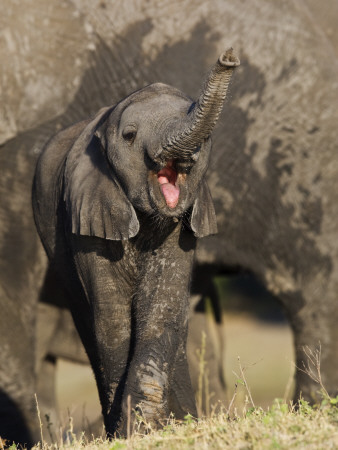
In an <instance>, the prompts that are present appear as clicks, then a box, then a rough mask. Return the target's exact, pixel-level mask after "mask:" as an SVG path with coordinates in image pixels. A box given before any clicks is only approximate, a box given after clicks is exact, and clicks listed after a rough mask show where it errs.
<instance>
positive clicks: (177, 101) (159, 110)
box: [120, 94, 190, 126]
mask: <svg viewBox="0 0 338 450" xmlns="http://www.w3.org/2000/svg"><path fill="white" fill-rule="evenodd" d="M189 107H190V102H188V101H187V100H185V99H183V98H180V97H177V96H175V95H169V94H161V95H158V96H156V97H152V98H150V99H147V100H142V101H141V102H135V103H132V104H131V105H129V106H128V107H127V108H126V109H125V110H124V112H123V114H122V116H121V122H120V124H121V126H125V125H127V124H128V123H134V124H137V125H142V124H154V123H158V122H162V121H163V120H165V121H167V120H170V119H171V118H175V117H182V116H185V115H186V114H187V112H188V109H189Z"/></svg>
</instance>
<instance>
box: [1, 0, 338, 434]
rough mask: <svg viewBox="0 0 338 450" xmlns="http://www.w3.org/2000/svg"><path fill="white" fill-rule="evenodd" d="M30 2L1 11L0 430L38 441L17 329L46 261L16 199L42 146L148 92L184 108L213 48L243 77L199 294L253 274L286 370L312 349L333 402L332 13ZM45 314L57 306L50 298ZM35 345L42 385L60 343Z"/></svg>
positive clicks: (23, 342)
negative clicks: (270, 307)
mask: <svg viewBox="0 0 338 450" xmlns="http://www.w3.org/2000/svg"><path fill="white" fill-rule="evenodd" d="M42 4H43V1H42V0H36V1H35V2H34V4H29V6H26V7H25V8H22V3H20V4H18V5H16V4H11V5H8V7H7V8H6V10H4V11H3V12H2V14H1V17H0V21H2V22H1V24H0V25H1V26H0V29H1V30H4V31H3V34H2V35H1V36H2V37H3V38H4V41H3V42H4V45H2V46H0V52H1V60H2V61H3V62H4V63H3V64H2V66H1V71H2V72H3V73H4V76H2V77H1V78H0V79H1V83H2V87H3V89H2V95H3V96H4V98H3V99H2V101H1V102H0V117H1V120H0V126H1V128H0V132H1V134H0V142H2V143H3V145H2V147H1V151H0V167H1V174H2V176H1V177H0V197H1V204H0V207H1V214H0V221H1V224H0V230H1V236H2V238H3V240H2V242H1V245H0V254H1V258H0V269H1V270H0V289H1V306H2V314H1V315H0V339H1V343H5V345H2V346H1V352H0V371H1V372H0V385H1V392H2V394H1V402H0V403H1V405H2V406H1V408H2V409H1V411H4V413H3V414H2V416H1V417H4V418H6V419H7V418H9V419H8V420H9V422H12V423H13V422H14V419H13V417H15V418H16V419H15V420H16V422H17V423H16V425H15V426H14V427H13V429H14V430H16V436H25V435H26V436H27V435H28V432H27V431H25V430H27V428H26V425H27V423H28V424H29V426H30V430H35V435H34V436H35V438H36V439H39V428H38V424H37V423H36V424H35V425H33V423H32V422H33V421H34V418H35V417H36V415H35V406H34V400H33V395H34V391H35V385H34V384H35V377H34V365H33V359H34V349H35V347H36V342H35V338H34V334H33V333H32V327H33V329H34V321H35V317H36V301H37V295H38V292H39V289H40V287H41V286H42V283H43V277H44V273H45V268H46V258H45V256H44V253H43V251H42V249H41V246H40V244H39V239H38V236H37V234H36V233H35V230H34V225H33V220H32V215H31V211H30V185H31V181H32V177H33V171H34V167H35V164H36V158H37V155H38V154H39V152H40V151H41V148H42V146H43V144H44V143H45V141H46V139H48V138H49V136H50V135H52V134H53V133H54V132H55V131H56V130H58V129H61V128H63V127H65V126H68V125H70V124H71V123H73V122H74V121H76V120H82V119H84V118H86V117H88V116H90V115H91V114H94V113H95V112H96V111H97V110H98V109H99V108H100V107H102V106H104V105H106V104H107V103H109V102H110V103H112V104H113V103H114V102H116V101H118V100H119V99H120V98H123V97H124V96H126V95H127V94H128V93H129V92H130V91H131V90H133V89H137V88H140V87H142V86H144V85H146V84H149V83H151V82H156V81H158V80H161V81H163V82H165V83H168V84H171V85H174V86H176V87H178V88H180V89H181V90H182V91H184V92H186V93H187V94H189V95H190V96H192V97H195V96H196V95H197V92H198V90H199V88H200V74H201V71H203V70H205V71H206V70H207V69H208V67H209V66H210V65H211V63H212V62H213V61H212V59H213V57H214V55H215V54H218V53H219V52H220V51H222V50H223V47H224V45H226V44H227V43H229V44H230V43H231V45H233V46H234V47H235V48H236V49H237V50H240V52H239V53H240V57H241V62H242V65H241V67H240V68H239V69H238V71H237V73H236V77H235V79H234V83H233V84H232V88H231V97H230V99H229V102H228V104H227V106H226V108H225V110H224V112H223V117H222V116H221V119H220V123H219V125H218V128H217V129H216V130H215V134H214V137H213V154H212V157H211V162H210V168H209V172H208V173H209V175H208V183H209V186H210V188H211V190H212V193H213V198H214V202H215V208H216V213H217V222H218V229H219V233H218V235H217V237H215V238H213V237H212V238H206V239H203V240H201V241H200V243H199V246H198V249H197V261H198V262H199V265H198V267H197V269H198V274H199V276H198V281H199V280H200V279H201V276H200V275H201V274H207V275H209V274H210V275H211V274H212V273H215V272H217V271H219V272H220V271H225V270H227V269H228V268H231V269H232V270H233V269H236V268H237V267H239V268H241V269H245V270H249V271H251V272H253V273H254V274H255V275H256V276H257V277H259V278H260V279H261V280H262V281H263V283H264V284H265V285H266V287H267V288H268V289H270V290H271V291H273V292H275V293H276V295H278V296H279V298H280V299H281V301H282V302H283V304H284V306H285V310H286V312H287V314H288V316H289V318H290V323H291V325H292V329H293V332H294V341H295V353H296V357H297V365H298V366H301V364H302V360H303V359H304V354H303V352H302V346H303V345H306V344H307V345H310V346H312V347H315V346H317V345H318V341H319V340H320V341H321V344H322V368H321V371H322V376H323V381H324V383H325V386H326V388H327V389H328V391H329V392H330V393H332V394H335V393H336V392H337V386H338V379H337V376H338V375H337V374H338V367H337V364H338V362H337V358H336V354H337V342H338V336H337V327H336V323H337V319H338V318H337V314H338V312H337V308H336V307H335V305H336V298H337V294H336V293H337V291H338V286H337V285H338V280H337V264H338V248H337V242H338V238H337V226H336V224H337V222H338V211H337V208H338V204H337V201H336V192H337V191H338V186H337V182H338V181H337V180H338V162H337V155H338V152H337V142H338V138H337V125H336V124H337V122H338V120H337V119H338V118H337V114H338V112H337V108H336V105H337V103H338V98H337V97H338V87H337V48H338V30H337V27H336V18H337V14H338V11H337V8H338V6H337V2H336V1H335V0H327V1H326V2H325V4H323V3H319V2H316V1H315V0H303V1H293V0H276V1H274V2H270V1H269V0H252V1H250V2H244V1H243V2H240V3H239V4H238V3H237V2H231V1H227V0H218V1H217V0H215V1H213V2H207V3H206V2H205V1H204V0H193V1H192V0H186V1H184V0H183V1H182V2H178V3H177V4H173V3H172V2H168V3H165V4H163V2H161V4H160V2H159V1H158V0H152V1H150V2H148V3H147V8H145V7H144V5H143V3H142V1H136V0H134V1H131V0H128V1H125V2H123V7H121V4H120V3H119V2H109V3H108V2H101V3H100V7H99V8H97V9H95V6H96V4H95V5H94V3H93V2H91V1H89V0H82V1H81V2H78V1H77V0H76V1H73V2H70V1H69V2H68V1H63V2H59V1H50V2H49V8H48V10H47V9H46V8H43V7H42V6H41V5H42ZM130 11H133V14H132V15H131V14H130ZM3 22H4V23H3ZM32 23H34V24H35V26H31V24H32ZM3 25H4V26H3ZM65 36H66V39H67V45H65V40H64V38H63V37H65ZM27 42H28V43H29V45H26V44H25V43H27ZM46 61H48V64H46ZM13 74H15V76H14V75H13ZM107 98H108V99H109V102H107ZM230 118H231V119H230ZM49 281H50V283H52V281H51V280H50V279H49ZM203 282H204V284H203V285H201V283H197V284H195V287H194V286H193V288H194V292H197V293H198V292H200V291H202V290H203V292H204V293H206V292H207V286H208V283H209V282H208V277H207V276H206V277H205V278H203ZM58 298H59V297H58ZM48 300H49V303H51V304H55V303H56V301H55V299H54V297H53V296H51V295H49V298H48ZM44 306H45V307H46V308H47V307H48V305H44ZM61 306H63V307H64V306H65V305H55V307H51V309H52V310H53V315H52V316H50V315H48V320H47V321H46V322H47V326H45V327H44V326H43V325H44V324H45V323H44V321H42V326H40V327H39V329H40V330H41V329H44V328H45V329H47V330H46V331H44V332H41V333H39V334H40V335H41V334H42V335H44V336H46V335H47V334H48V332H49V330H51V329H54V328H56V325H55V324H57V323H59V322H58V320H59V318H61V317H62V314H63V313H62V311H63V310H62V309H61ZM197 316H199V317H202V318H203V319H202V320H204V316H203V314H202V313H198V314H197ZM41 317H44V316H41ZM51 317H52V318H53V319H54V318H55V322H54V321H53V320H51ZM61 323H62V322H61ZM220 326H221V325H220ZM61 331H62V330H60V332H61ZM68 331H69V329H67V330H65V333H67V332H68ZM71 335H72V333H70V337H71ZM16 336H21V337H22V338H20V340H18V339H17V338H16ZM219 342H220V343H222V341H221V340H220V341H219ZM49 343H51V349H52V350H53V352H49V349H48V347H49ZM37 344H38V345H37V346H38V349H39V353H38V354H37V358H38V361H40V362H41V361H42V362H43V364H42V366H43V367H47V368H48V370H42V372H50V370H49V369H51V371H53V368H54V361H55V358H57V356H58V353H55V351H61V350H62V349H60V345H56V343H55V340H54V339H53V337H50V339H47V340H46V342H43V343H42V344H41V340H38V342H37ZM68 348H69V350H70V347H67V349H68ZM40 350H41V353H40ZM61 354H62V355H65V352H64V351H63V352H62V353H61ZM44 355H51V357H50V358H49V357H48V361H47V359H44ZM40 365H41V364H40ZM3 368H6V369H5V370H3ZM210 372H211V371H210ZM213 372H214V371H213ZM52 379H53V377H51V376H50V377H49V380H52ZM316 390H317V386H316V385H315V384H314V383H313V382H312V381H311V380H310V379H309V378H308V377H307V376H306V375H305V374H303V373H301V372H298V371H297V372H296V392H295V396H296V397H297V395H298V394H299V392H300V391H302V392H303V395H304V396H305V397H306V398H307V399H309V400H311V399H313V393H314V392H315V391H316ZM5 392H7V394H5ZM45 392H48V390H47V389H45ZM49 392H50V391H49ZM6 399H7V400H8V402H7V403H4V402H5V401H6ZM49 401H51V400H50V399H49ZM9 405H11V408H12V409H10V410H11V411H13V413H12V416H11V414H9V413H8V411H9V408H10V406H9ZM20 416H21V417H20ZM36 422H37V421H36ZM0 423H1V420H0ZM20 424H21V425H20ZM7 425H8V424H7ZM20 427H21V428H20ZM7 429H8V427H7ZM19 430H21V432H20V431H19ZM13 433H14V431H13ZM31 434H34V431H31ZM23 439H24V438H23Z"/></svg>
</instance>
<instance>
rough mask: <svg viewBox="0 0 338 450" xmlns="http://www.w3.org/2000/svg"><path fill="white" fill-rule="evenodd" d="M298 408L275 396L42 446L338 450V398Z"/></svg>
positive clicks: (104, 449)
mask: <svg viewBox="0 0 338 450" xmlns="http://www.w3.org/2000/svg"><path fill="white" fill-rule="evenodd" d="M297 406H298V407H297V408H295V407H294V406H292V405H291V404H286V403H284V402H283V401H278V400H276V401H275V402H274V404H273V405H272V406H271V408H269V409H268V410H267V411H264V410H263V409H262V408H256V409H255V408H250V409H247V410H245V411H243V412H242V414H241V415H240V416H239V415H233V416H230V415H229V413H228V411H224V412H222V413H220V414H218V415H215V416H214V417H211V418H208V419H201V420H198V421H195V420H193V419H192V418H191V417H189V416H188V417H187V418H186V420H185V423H177V422H175V421H174V420H173V419H169V420H168V422H167V423H166V424H165V425H164V428H163V430H161V431H154V432H151V433H150V434H147V435H142V434H139V433H138V432H137V430H136V432H135V433H134V434H133V435H132V437H131V438H129V439H126V440H123V439H114V440H110V441H109V440H104V439H93V440H91V441H89V440H87V439H85V438H84V437H80V438H77V437H76V436H75V434H73V433H72V431H71V430H68V431H67V432H66V433H65V437H64V439H63V440H62V441H61V442H58V444H57V445H50V446H48V445H47V444H44V445H41V444H39V445H38V446H36V447H34V449H35V450H39V449H44V450H52V449H55V448H59V449H65V450H66V449H72V450H75V449H88V450H91V449H93V450H94V449H95V450H96V449H97V450H101V449H102V450H108V449H109V450H115V449H116V450H117V449H135V450H136V449H140V450H141V449H142V450H148V449H149V450H150V449H158V448H160V449H168V450H171V449H173V450H174V449H175V450H176V449H179V450H183V449H291V448H298V449H316V450H317V449H324V448H325V449H330V448H332V449H336V448H338V409H337V407H336V406H335V399H334V400H333V401H332V402H331V401H330V400H329V399H326V401H323V403H322V405H321V406H320V407H317V408H312V407H311V406H310V405H309V404H308V403H307V402H305V401H304V400H301V401H300V402H299V404H298V405H297Z"/></svg>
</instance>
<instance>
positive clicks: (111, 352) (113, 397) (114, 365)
mask: <svg viewBox="0 0 338 450" xmlns="http://www.w3.org/2000/svg"><path fill="white" fill-rule="evenodd" d="M72 246H73V249H74V260H75V264H76V270H77V273H78V275H79V276H78V279H79V280H80V283H81V284H82V288H83V292H84V296H83V298H81V299H80V300H79V299H78V298H77V300H76V299H74V300H73V305H72V312H73V316H74V319H75V321H76V325H77V328H78V331H79V333H80V336H81V338H82V341H83V343H84V346H85V348H86V351H87V353H88V356H89V359H90V362H91V365H92V367H93V370H94V374H95V378H96V382H97V386H98V391H99V396H100V402H101V406H102V414H103V417H104V422H105V427H106V430H107V432H108V433H110V434H113V433H114V432H115V431H116V428H117V424H118V423H119V420H120V415H121V402H122V395H123V389H124V384H125V378H126V371H127V364H128V358H129V355H130V335H131V298H132V292H133V288H132V283H131V281H130V280H129V275H130V274H128V270H127V269H126V267H125V266H124V262H123V249H122V246H121V243H120V242H114V241H112V242H107V241H104V240H103V239H98V238H90V237H78V236H73V239H72ZM75 301H76V303H75Z"/></svg>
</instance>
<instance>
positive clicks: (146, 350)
mask: <svg viewBox="0 0 338 450" xmlns="http://www.w3.org/2000/svg"><path fill="white" fill-rule="evenodd" d="M182 242H183V244H182ZM194 244H195V240H194V238H193V236H192V235H191V234H189V233H187V232H181V239H180V234H179V229H177V230H175V231H174V232H173V233H172V235H170V236H169V237H168V238H167V240H166V241H165V242H164V243H163V244H161V245H160V246H159V247H158V248H157V249H156V250H153V251H150V252H148V253H147V255H144V258H145V259H146V261H145V263H144V264H143V270H142V276H141V279H140V283H139V286H138V291H137V292H136V295H135V297H134V304H133V315H134V320H135V325H134V326H135V346H134V352H133V359H132V361H131V364H130V367H129V369H128V378H127V383H126V389H125V392H124V397H123V403H122V423H121V426H120V431H121V432H122V433H123V434H126V433H127V424H128V423H129V424H130V423H133V421H134V420H135V417H134V412H133V411H135V410H136V411H137V412H138V413H139V414H140V415H141V416H142V418H143V419H144V420H145V422H146V423H149V424H152V425H155V426H156V425H157V424H159V423H160V422H161V420H163V419H165V418H166V417H168V416H169V412H170V411H169V403H168V400H169V399H168V397H169V392H170V389H171V382H172V378H173V375H174V372H175V368H176V363H177V362H179V364H178V365H177V368H178V370H180V368H182V367H183V368H184V370H182V374H181V376H182V377H183V378H184V377H185V378H186V379H185V380H184V383H185V385H186V387H187V396H188V397H189V398H190V397H191V399H192V400H191V402H190V404H191V405H192V410H191V411H190V412H191V413H192V414H195V412H196V410H195V403H194V400H193V391H192V388H191V383H190V379H189V374H188V370H187V364H186V361H185V363H184V362H183V364H182V349H183V348H184V349H185V346H186V336H187V323H188V302H189V284H190V273H191V266H192V259H193V250H194ZM184 357H185V353H184ZM176 375H177V374H176ZM175 378H176V377H175ZM182 382H183V380H182ZM128 397H129V398H128ZM178 397H179V396H178ZM179 406H180V407H181V405H179ZM188 412H189V411H186V413H188ZM128 416H129V417H128ZM130 419H132V420H131V421H130Z"/></svg>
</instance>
